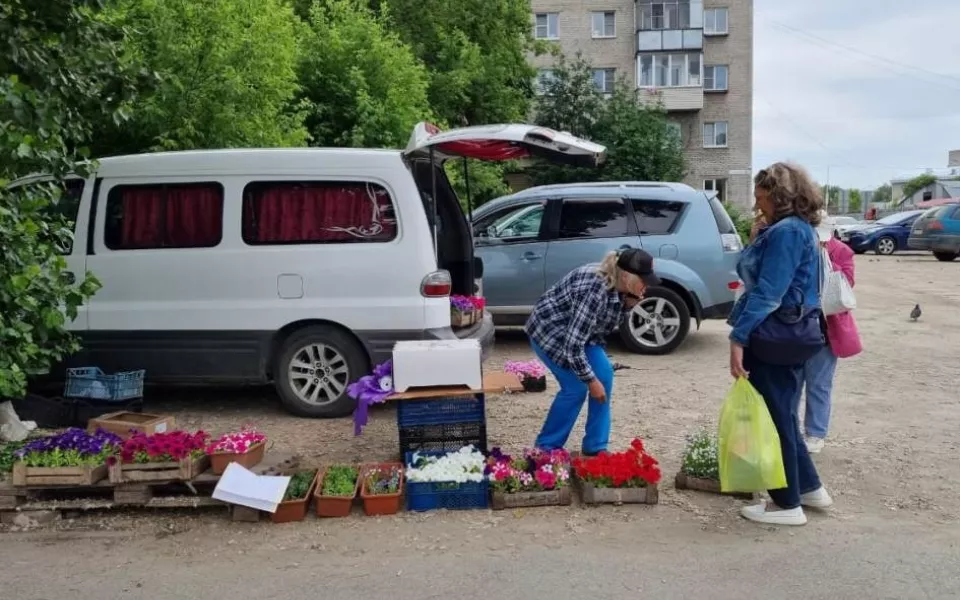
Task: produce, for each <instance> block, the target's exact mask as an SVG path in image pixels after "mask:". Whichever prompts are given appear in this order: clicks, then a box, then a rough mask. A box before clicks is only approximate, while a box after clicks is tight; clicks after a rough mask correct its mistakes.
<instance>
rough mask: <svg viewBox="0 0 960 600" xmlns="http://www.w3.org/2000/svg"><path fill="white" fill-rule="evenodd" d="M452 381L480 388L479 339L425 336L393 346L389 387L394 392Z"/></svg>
mask: <svg viewBox="0 0 960 600" xmlns="http://www.w3.org/2000/svg"><path fill="white" fill-rule="evenodd" d="M454 385H466V386H468V387H469V388H470V389H475V390H480V389H483V375H482V373H481V371H480V342H479V341H477V340H425V341H415V342H397V343H396V344H395V345H394V346H393V388H394V390H396V391H397V392H398V393H400V392H405V391H407V390H408V389H410V388H412V387H428V386H429V387H436V386H454Z"/></svg>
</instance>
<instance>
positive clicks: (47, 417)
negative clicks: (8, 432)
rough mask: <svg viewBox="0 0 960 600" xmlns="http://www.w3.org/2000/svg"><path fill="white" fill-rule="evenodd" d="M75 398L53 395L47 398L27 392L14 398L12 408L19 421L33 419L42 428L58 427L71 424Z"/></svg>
mask: <svg viewBox="0 0 960 600" xmlns="http://www.w3.org/2000/svg"><path fill="white" fill-rule="evenodd" d="M75 406H76V400H73V399H70V398H61V397H60V396H54V397H52V398H48V397H47V396H41V395H39V394H27V396H26V397H25V398H14V400H13V410H15V411H16V412H17V416H18V417H20V420H21V421H34V422H35V423H36V424H37V427H40V428H42V429H60V428H61V427H70V426H71V425H73V416H74V414H75V410H76V408H75Z"/></svg>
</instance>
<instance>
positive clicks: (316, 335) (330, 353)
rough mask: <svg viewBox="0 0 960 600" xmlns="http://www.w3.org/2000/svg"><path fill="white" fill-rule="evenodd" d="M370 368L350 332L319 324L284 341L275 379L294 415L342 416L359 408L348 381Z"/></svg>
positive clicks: (274, 370)
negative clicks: (348, 390)
mask: <svg viewBox="0 0 960 600" xmlns="http://www.w3.org/2000/svg"><path fill="white" fill-rule="evenodd" d="M367 370H368V369H367V357H366V354H365V353H364V351H363V349H362V348H361V347H360V345H359V344H358V343H357V342H356V341H355V340H354V339H353V338H352V337H351V336H350V335H348V334H347V333H345V332H344V331H342V330H340V329H337V328H335V327H330V326H328V325H316V326H313V327H307V328H304V329H301V330H299V331H297V332H295V333H293V334H292V335H291V336H290V337H288V338H287V339H286V340H284V341H283V344H282V346H281V347H280V351H279V353H278V354H277V360H276V364H275V365H274V369H273V379H274V385H275V386H276V388H277V393H278V394H279V395H280V400H281V401H282V402H283V405H284V406H285V407H286V408H287V410H289V411H290V412H292V413H294V414H295V415H298V416H301V417H320V418H329V417H343V416H346V415H349V414H350V413H351V412H353V409H354V408H356V400H354V399H353V398H351V397H350V396H347V384H349V383H350V382H352V381H354V380H355V379H358V378H359V377H360V376H362V375H364V374H365V372H366V371H367Z"/></svg>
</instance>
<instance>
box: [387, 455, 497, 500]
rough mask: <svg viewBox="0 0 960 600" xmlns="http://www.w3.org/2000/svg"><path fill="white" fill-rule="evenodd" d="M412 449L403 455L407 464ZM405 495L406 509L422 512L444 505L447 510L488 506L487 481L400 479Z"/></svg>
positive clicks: (410, 457) (409, 460)
mask: <svg viewBox="0 0 960 600" xmlns="http://www.w3.org/2000/svg"><path fill="white" fill-rule="evenodd" d="M413 454H414V453H413V452H407V454H406V456H404V464H406V465H407V466H409V465H410V462H411V460H412V458H413ZM444 454H446V452H420V455H421V456H443V455H444ZM403 483H404V486H405V487H406V494H407V510H409V511H413V512H423V511H427V510H437V509H441V508H445V509H447V510H471V509H478V508H479V509H483V508H488V507H489V506H490V492H489V484H488V482H487V480H486V479H484V480H483V481H481V482H480V483H476V482H468V483H455V482H442V481H431V482H426V483H422V482H415V481H404V482H403Z"/></svg>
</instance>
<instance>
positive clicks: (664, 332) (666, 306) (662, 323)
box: [620, 287, 690, 354]
mask: <svg viewBox="0 0 960 600" xmlns="http://www.w3.org/2000/svg"><path fill="white" fill-rule="evenodd" d="M689 331H690V309H689V308H688V307H687V303H686V302H684V301H683V298H681V297H680V295H679V294H677V293H676V292H674V291H673V290H671V289H668V288H662V287H656V288H650V289H649V290H647V293H646V294H645V296H644V298H643V300H641V301H640V302H639V303H637V305H636V306H635V307H633V310H632V311H630V312H629V313H627V314H626V315H625V316H624V318H623V322H622V323H621V324H620V338H621V339H622V340H623V343H624V344H625V345H626V346H627V348H628V349H629V350H630V351H631V352H637V353H639V354H669V353H671V352H673V351H674V350H676V349H677V347H678V346H680V344H682V343H683V340H684V339H686V337H687V333H688V332H689Z"/></svg>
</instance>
